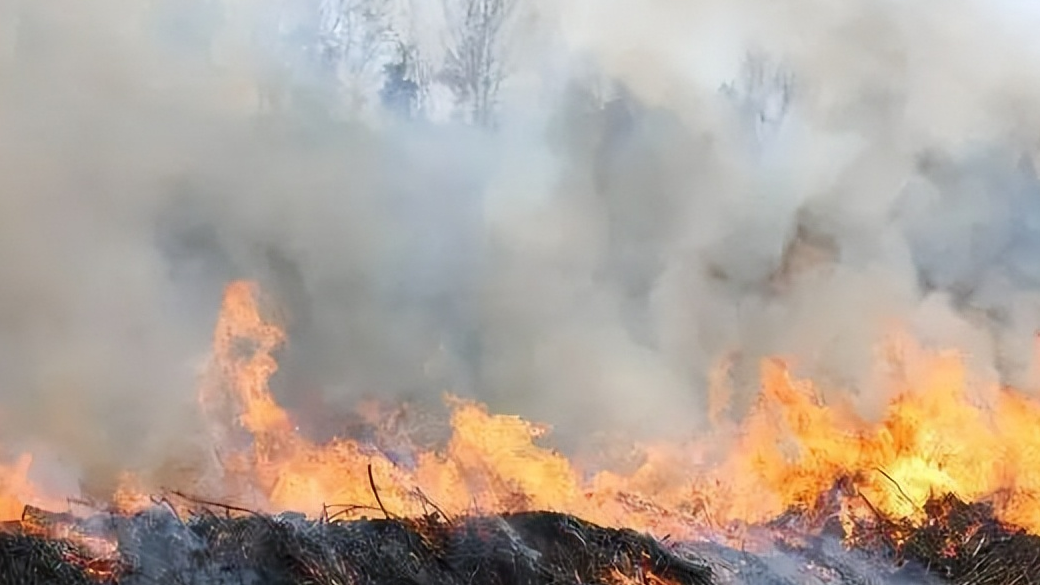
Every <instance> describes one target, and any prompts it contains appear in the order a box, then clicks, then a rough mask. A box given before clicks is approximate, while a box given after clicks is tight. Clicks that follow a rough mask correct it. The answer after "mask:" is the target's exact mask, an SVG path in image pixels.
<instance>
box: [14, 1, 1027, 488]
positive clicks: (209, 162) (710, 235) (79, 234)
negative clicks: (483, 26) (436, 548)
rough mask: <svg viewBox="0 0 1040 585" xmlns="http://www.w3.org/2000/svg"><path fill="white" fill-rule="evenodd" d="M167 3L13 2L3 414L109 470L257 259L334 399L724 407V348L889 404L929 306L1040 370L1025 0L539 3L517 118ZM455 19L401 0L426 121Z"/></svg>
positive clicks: (983, 372) (168, 416) (677, 422)
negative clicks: (479, 110)
mask: <svg viewBox="0 0 1040 585" xmlns="http://www.w3.org/2000/svg"><path fill="white" fill-rule="evenodd" d="M160 4H161V5H162V6H166V5H168V7H173V8H175V9H171V11H170V12H163V11H162V10H160V9H159V8H149V6H150V5H146V4H143V3H135V2H120V1H117V0H90V1H87V2H79V3H77V4H76V6H75V7H74V8H69V7H68V6H66V5H65V4H64V3H62V4H61V5H60V6H59V5H58V3H57V2H55V1H53V0H43V1H41V0H34V1H32V2H29V1H27V0H26V1H21V2H14V3H7V4H5V7H4V8H3V10H4V11H5V13H4V14H3V15H0V16H3V18H0V22H3V23H4V27H5V29H4V30H3V31H0V32H2V34H0V38H3V39H7V40H6V41H5V43H4V45H3V46H2V47H0V50H2V51H3V61H2V66H0V67H2V69H0V76H2V77H0V81H2V84H0V128H2V129H3V130H2V134H0V189H2V193H3V195H2V197H0V205H3V206H4V207H3V211H4V213H3V216H2V217H3V219H2V220H0V221H2V222H3V230H2V231H0V234H2V236H0V237H2V238H3V240H2V243H0V273H2V274H3V279H2V281H0V346H2V347H3V352H2V353H0V359H2V360H4V364H3V367H2V368H0V411H2V412H3V413H4V421H5V424H4V434H5V435H6V436H7V437H8V438H11V437H31V440H33V441H45V442H50V443H53V444H55V445H58V447H56V449H57V450H58V451H61V452H62V454H61V455H60V456H62V457H67V458H70V459H74V460H76V461H78V462H79V463H80V465H82V466H83V467H85V469H86V471H85V472H84V473H85V474H87V475H91V474H93V475H98V476H106V474H108V473H109V472H110V471H111V469H113V468H117V467H120V466H124V465H131V466H147V465H149V464H150V462H153V461H155V460H157V458H158V459H161V458H160V457H159V455H158V454H163V455H164V456H166V455H169V454H170V452H171V451H176V450H177V449H180V448H182V444H183V442H184V440H185V439H184V436H185V435H186V434H187V433H186V431H185V428H187V427H186V423H185V421H186V420H188V419H189V418H190V416H191V415H190V413H191V412H192V409H193V402H192V398H193V392H194V384H195V380H194V371H193V369H192V367H189V364H193V363H195V360H197V359H198V356H199V355H201V354H203V353H204V352H205V351H206V350H207V344H208V336H209V328H210V327H211V325H212V322H213V319H214V315H215V311H216V308H217V306H218V303H219V295H220V289H221V286H222V284H223V283H224V282H226V281H227V280H228V279H231V278H238V277H247V278H259V279H260V280H262V281H263V282H264V283H265V286H267V287H268V288H270V289H271V290H272V291H274V292H275V294H276V295H278V296H279V298H281V299H282V300H283V302H284V303H285V304H286V306H287V307H289V312H290V314H291V317H292V321H291V323H290V329H291V330H290V335H291V336H292V340H293V341H292V343H291V344H290V346H289V348H288V350H287V355H286V356H284V360H283V363H284V368H283V371H282V373H280V374H279V379H278V380H277V381H276V383H277V388H278V392H279V394H280V396H281V398H282V399H283V400H284V401H285V402H286V403H287V404H289V405H290V406H292V407H294V408H299V409H301V410H304V411H306V409H308V408H310V409H311V411H314V410H315V405H320V408H317V410H324V409H326V407H327V405H328V404H330V403H331V404H334V405H337V406H342V407H346V406H349V404H350V403H351V402H352V401H353V400H354V399H356V398H357V397H358V396H360V395H362V394H366V393H368V394H382V395H386V396H401V397H405V396H408V397H414V396H421V397H427V398H430V397H432V398H434V399H436V397H437V396H439V395H440V393H441V392H442V391H444V390H452V391H455V392H459V393H464V394H472V395H476V396H479V397H481V398H482V399H485V400H487V401H489V402H491V404H492V408H494V409H498V410H512V411H518V412H520V413H521V414H525V415H528V416H531V417H534V418H539V419H543V420H548V421H549V422H553V423H557V424H558V427H559V428H560V429H561V430H564V431H567V432H570V433H572V434H575V435H580V434H582V433H584V432H586V431H589V430H592V429H595V428H597V427H601V426H621V427H625V428H630V429H632V430H634V431H636V432H642V433H657V432H672V431H681V432H687V431H690V430H696V429H697V428H699V427H700V426H701V425H702V424H703V423H704V420H705V414H704V410H705V400H706V398H705V397H706V385H707V379H708V373H709V371H710V370H711V369H712V368H713V367H715V366H716V365H717V364H718V363H719V362H720V361H721V360H724V359H732V358H734V357H735V365H734V371H733V374H734V375H735V376H736V381H737V385H738V390H739V392H738V394H739V396H738V403H739V402H743V403H744V404H746V402H747V400H748V398H749V397H750V396H752V395H753V393H754V390H755V380H754V376H755V373H756V368H757V363H758V358H760V357H762V356H765V355H771V354H789V355H795V356H798V358H799V360H798V362H799V364H800V365H801V366H802V367H804V368H805V369H806V371H807V372H809V373H812V374H814V375H817V376H819V377H820V379H823V380H828V381H831V382H833V383H834V384H835V385H836V386H840V387H843V388H850V389H852V390H855V391H858V392H859V395H860V397H861V402H862V404H863V406H864V408H865V409H868V410H870V409H875V408H876V407H877V405H878V403H879V401H880V400H882V399H883V398H882V397H881V396H882V395H881V392H882V389H881V388H879V387H877V386H876V384H874V382H873V380H874V378H873V364H874V361H873V360H874V350H875V345H876V344H877V342H878V341H879V340H880V339H882V337H883V336H884V335H886V334H887V333H888V332H889V331H890V330H891V329H890V327H891V325H892V323H900V324H902V325H903V326H905V327H908V328H910V329H911V330H912V331H913V332H914V333H916V334H917V335H919V336H921V338H922V339H923V340H924V341H926V342H928V343H931V344H935V345H953V346H955V347H958V348H961V349H963V350H965V351H966V352H967V353H968V354H969V355H970V356H971V358H972V361H971V363H972V365H973V366H974V369H975V370H976V371H977V373H978V374H979V375H980V376H981V377H982V379H989V380H993V379H1002V380H1004V381H1008V382H1014V383H1017V384H1019V385H1022V386H1023V387H1026V388H1028V389H1032V388H1033V387H1034V386H1035V382H1036V380H1035V364H1034V363H1033V362H1034V358H1033V335H1034V331H1035V330H1036V328H1037V325H1040V323H1038V322H1037V320H1038V316H1040V312H1038V311H1037V310H1036V309H1037V308H1038V306H1040V303H1038V300H1040V297H1038V296H1037V294H1036V291H1037V286H1038V284H1040V271H1038V268H1040V267H1038V266H1037V261H1036V260H1035V258H1040V256H1038V255H1037V254H1036V252H1037V246H1038V244H1040V241H1038V236H1037V235H1036V234H1037V228H1038V225H1040V199H1038V197H1040V190H1038V184H1037V176H1036V172H1035V169H1034V168H1033V166H1032V161H1033V157H1034V156H1035V152H1036V139H1037V137H1038V136H1040V110H1038V109H1037V108H1036V107H1035V106H1034V104H1036V103H1040V101H1038V98H1040V77H1037V76H1035V75H1033V74H1032V71H1033V70H1034V69H1035V68H1036V65H1037V64H1038V63H1037V61H1038V60H1040V55H1038V54H1037V48H1038V47H1037V44H1036V42H1035V41H1033V40H1032V38H1031V36H1030V33H1031V31H1032V30H1034V29H1033V28H1032V27H1033V25H1035V23H1036V20H1037V17H1038V15H1037V14H1036V11H1035V10H1031V9H1028V7H1026V6H1024V5H1023V4H1021V3H1020V4H1017V5H1013V4H1012V3H1010V2H1006V3H1005V4H1004V5H1001V6H1002V7H1000V8H997V7H994V5H992V4H987V3H983V2H979V1H969V0H959V1H957V2H953V3H950V2H944V3H939V2H934V1H928V0H914V1H911V2H898V3H897V2H880V3H879V2H859V1H858V2H851V3H843V4H840V5H837V4H833V3H825V2H812V1H808V0H784V1H782V2H762V1H758V0H742V1H741V2H715V1H709V0H699V1H696V2H677V1H675V0H640V1H639V2H636V1H634V0H627V1H618V2H612V3H602V2H591V1H589V0H563V1H559V0H558V1H556V2H545V3H541V2H536V1H535V0H526V1H524V2H521V3H520V5H519V8H518V9H517V10H516V12H515V13H514V14H513V15H512V18H513V19H514V21H512V22H511V25H510V26H509V27H506V28H505V29H504V30H505V32H503V35H506V37H507V38H503V39H501V44H500V45H496V47H498V49H497V50H500V51H501V54H500V57H501V59H503V63H504V67H503V69H502V70H503V71H504V72H505V74H506V78H505V80H504V81H503V84H502V89H501V92H500V94H499V96H498V97H499V99H498V101H497V104H498V106H497V112H496V114H497V116H496V117H497V122H498V123H497V126H496V127H495V128H493V129H482V128H475V127H471V126H468V125H466V124H463V123H455V122H429V121H421V120H420V121H416V120H412V121H401V120H399V119H395V118H393V117H392V116H390V115H389V113H387V112H385V111H383V109H382V108H381V107H380V106H379V103H378V90H379V88H378V87H369V88H362V89H361V90H360V91H359V90H357V89H356V87H355V89H354V90H352V91H353V93H351V94H350V95H349V96H348V95H347V94H345V93H343V92H342V91H340V90H341V88H340V86H339V85H338V84H339V83H340V80H341V77H337V76H338V75H340V74H341V73H342V70H341V69H334V71H333V73H332V74H330V73H329V72H328V70H326V69H322V67H321V63H322V61H321V59H320V58H319V57H320V55H319V57H316V56H315V53H314V51H313V49H314V47H315V46H317V45H315V44H314V43H317V42H318V41H315V40H314V39H315V38H316V35H317V36H320V35H319V34H318V33H320V32H321V31H318V30H311V29H308V28H307V26H308V24H307V23H308V22H311V21H308V20H307V19H306V18H302V19H297V21H298V22H297V24H298V25H299V26H296V27H289V26H288V20H289V19H288V16H285V14H284V13H283V11H282V8H283V6H282V3H280V2H277V0H266V1H264V2H254V3H250V4H245V3H241V2H233V1H232V0H225V1H223V2H217V1H216V0H198V1H197V2H191V3H187V2H183V3H173V4H171V3H165V4H164V3H160ZM160 8H161V6H160ZM447 13H448V12H445V13H443V14H442V12H441V11H437V10H432V11H426V12H419V11H417V10H415V9H414V7H409V5H408V4H407V3H402V4H400V5H395V6H394V7H393V15H394V16H393V19H392V23H393V26H394V27H396V30H398V32H401V31H403V32H401V34H402V35H404V36H403V37H402V38H404V37H407V38H405V40H410V41H414V42H413V44H414V45H415V47H418V49H417V50H418V51H419V53H420V55H421V59H419V61H417V63H418V65H416V66H415V68H414V70H413V71H412V73H413V74H414V75H413V78H414V79H417V80H419V81H420V82H422V84H423V87H422V89H424V90H427V91H426V92H425V93H424V94H423V95H424V96H425V100H426V101H425V102H424V103H425V106H424V111H425V112H426V114H427V118H431V117H432V118H437V117H438V116H435V115H434V113H435V112H448V113H449V114H450V113H452V112H455V113H458V112H457V110H458V108H464V107H466V106H465V105H464V104H463V105H459V104H456V103H454V102H453V101H452V100H446V98H445V97H444V96H445V95H448V93H449V92H448V90H447V89H446V87H447V86H446V85H444V83H442V82H441V80H440V78H438V76H437V75H436V70H437V69H438V67H439V64H440V62H441V60H442V59H443V56H444V54H445V53H446V51H445V50H444V43H448V42H450V39H452V38H456V37H457V34H456V37H453V36H452V31H451V30H449V29H451V27H452V26H455V25H453V24H452V23H451V22H447V21H445V20H444V14H447ZM301 14H304V15H305V16H306V11H304V12H301ZM940 16H941V17H940ZM312 20H313V19H312ZM314 22H317V21H314ZM311 24H313V26H312V29H313V28H314V27H316V26H318V25H317V24H314V23H313V22H312V23H311ZM456 24H457V23H456ZM290 29H291V30H290ZM456 33H457V31H456ZM308 34H309V35H310V36H309V37H308V36H307V35H308ZM207 35H209V36H207ZM12 39H13V40H12ZM405 44H407V43H405ZM749 57H750V59H749ZM386 58H388V59H389V58H390V57H386ZM381 63H382V62H380V64H379V65H380V66H381ZM373 70H374V71H378V70H379V67H376V68H375V69H373ZM359 95H360V96H362V97H365V96H367V97H366V98H365V99H363V100H360V101H358V99H356V98H357V96H359ZM348 98H349V99H348ZM272 104H273V105H272ZM262 107H273V108H274V109H275V110H276V113H274V114H263V113H261V112H260V111H259V109H260V108H262ZM442 117H446V118H450V117H451V116H450V115H449V116H442ZM739 411H740V408H739V404H738V408H737V413H738V414H739ZM131 439H133V440H132V441H131ZM94 468H96V470H94V471H92V469H94Z"/></svg>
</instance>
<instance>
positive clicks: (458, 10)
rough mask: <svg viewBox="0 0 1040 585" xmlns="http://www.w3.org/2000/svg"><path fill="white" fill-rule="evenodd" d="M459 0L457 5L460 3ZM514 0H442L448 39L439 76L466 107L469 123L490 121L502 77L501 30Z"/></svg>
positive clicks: (491, 120)
mask: <svg viewBox="0 0 1040 585" xmlns="http://www.w3.org/2000/svg"><path fill="white" fill-rule="evenodd" d="M460 4H461V5H460ZM515 8H516V0H456V1H455V2H452V1H451V0H446V1H445V12H446V13H447V16H448V18H449V28H450V41H449V44H448V45H449V46H448V47H447V56H446V59H445V64H444V69H443V70H442V72H441V75H440V78H441V80H442V81H443V82H444V83H445V84H447V85H448V87H450V88H451V90H452V91H453V92H454V94H455V97H456V100H457V102H458V104H459V105H460V106H463V107H465V108H467V109H468V110H469V111H468V115H469V116H471V120H472V122H473V123H475V124H478V125H481V126H490V125H492V124H493V122H494V111H495V107H496V105H497V99H498V91H499V88H500V87H501V85H502V81H503V80H504V79H505V77H506V73H507V70H506V64H505V59H504V55H503V51H504V40H505V39H504V38H503V37H504V33H505V27H506V25H507V24H508V21H509V18H510V16H512V13H513V12H514V10H515Z"/></svg>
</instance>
